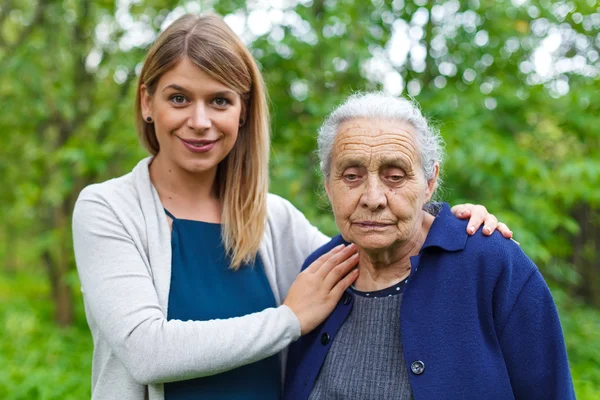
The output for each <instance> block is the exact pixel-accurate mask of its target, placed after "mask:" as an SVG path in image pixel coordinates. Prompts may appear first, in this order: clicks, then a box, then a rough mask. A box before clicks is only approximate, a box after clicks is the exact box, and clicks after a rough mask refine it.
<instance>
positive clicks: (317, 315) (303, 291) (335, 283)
mask: <svg viewBox="0 0 600 400" xmlns="http://www.w3.org/2000/svg"><path fill="white" fill-rule="evenodd" d="M357 263H358V253H356V245H354V244H351V245H348V246H344V245H339V246H337V247H334V248H333V249H331V250H330V251H329V252H328V253H326V254H323V255H322V256H321V257H319V258H318V259H317V260H316V261H315V262H313V263H312V264H311V265H310V266H309V267H308V268H306V269H305V270H304V271H302V272H301V273H300V274H299V275H298V277H297V278H296V280H295V281H294V283H293V285H292V287H291V288H290V290H289V292H288V295H287V298H286V299H285V301H284V302H283V304H284V305H286V306H288V307H289V308H290V309H291V310H292V311H293V312H294V314H296V317H298V320H299V321H300V330H301V333H302V335H305V334H307V333H309V332H310V331H312V330H313V329H315V328H316V327H317V326H319V324H321V322H323V321H324V320H325V318H327V317H328V316H329V314H331V312H332V311H333V309H334V308H335V306H336V304H337V303H338V301H339V300H340V298H341V297H342V294H343V293H344V291H345V290H346V289H348V287H350V285H352V283H353V282H354V281H355V280H356V278H357V277H358V270H357V269H354V270H353V268H354V266H356V264H357Z"/></svg>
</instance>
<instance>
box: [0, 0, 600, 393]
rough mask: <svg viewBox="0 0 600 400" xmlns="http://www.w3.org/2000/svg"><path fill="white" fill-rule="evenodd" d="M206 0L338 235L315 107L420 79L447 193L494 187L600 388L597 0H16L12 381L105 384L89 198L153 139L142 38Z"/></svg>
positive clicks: (1, 113)
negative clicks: (85, 230)
mask: <svg viewBox="0 0 600 400" xmlns="http://www.w3.org/2000/svg"><path fill="white" fill-rule="evenodd" d="M210 10H212V11H214V12H218V13H220V14H221V15H223V16H224V18H225V20H226V21H227V23H228V24H229V25H230V26H231V28H232V29H233V30H234V31H235V32H236V33H237V34H238V35H239V36H240V37H241V38H242V39H243V41H244V42H245V43H246V44H247V45H248V46H249V47H250V49H251V51H252V53H253V55H254V56H255V57H256V59H257V61H258V62H259V64H260V66H261V69H262V71H263V74H264V77H265V81H266V85H267V88H268V91H269V95H270V104H271V111H272V117H273V118H272V128H273V134H272V139H273V144H272V159H271V177H272V180H271V191H272V192H275V193H278V194H280V195H282V196H284V197H286V198H287V199H289V200H290V201H291V202H292V203H294V204H295V205H296V206H297V207H298V208H300V209H301V210H302V211H303V212H305V214H306V215H307V217H308V218H309V219H310V220H311V221H313V223H315V224H316V225H317V226H319V227H320V228H321V229H323V230H324V231H325V232H327V233H329V234H334V233H335V224H334V223H333V221H332V218H331V215H330V214H331V213H330V211H329V210H328V208H327V203H326V202H325V201H324V199H323V196H322V190H321V177H320V176H319V174H318V172H317V160H316V157H315V154H314V149H315V133H316V130H317V128H318V126H319V124H320V123H321V121H322V120H323V118H324V116H325V115H326V114H327V113H328V112H329V111H330V110H331V109H332V108H333V107H334V106H335V105H337V104H339V103H340V102H341V101H342V100H343V99H344V98H345V97H346V96H348V95H349V94H350V93H352V92H354V91H357V90H374V89H380V90H385V91H387V92H389V93H392V94H395V95H402V96H411V97H414V99H415V100H416V101H418V102H419V103H420V104H421V106H422V109H423V112H424V113H425V114H426V115H427V116H428V117H429V118H430V119H431V121H432V122H433V123H435V124H436V125H437V126H438V127H439V128H440V130H441V132H442V135H443V136H444V138H445V140H446V150H447V154H448V156H447V158H446V163H445V165H444V180H445V184H444V190H443V191H442V193H441V196H440V197H441V198H440V200H443V201H449V202H451V203H453V204H454V203H457V202H465V201H469V202H476V203H481V204H484V205H486V206H487V207H488V208H489V209H490V210H491V211H492V212H494V213H495V214H496V215H497V216H498V217H499V218H500V219H501V220H502V221H504V222H506V223H507V224H508V225H509V226H510V227H511V228H512V229H513V231H514V233H515V237H516V239H517V240H519V241H520V242H521V246H522V248H523V249H524V250H525V251H526V252H527V253H528V254H529V255H530V256H531V257H532V258H533V259H534V261H535V262H536V263H537V264H538V266H539V267H540V269H541V270H542V272H543V274H544V276H545V278H546V280H547V281H548V283H549V285H550V286H551V289H552V291H553V294H554V297H555V301H556V303H557V305H558V307H559V312H560V315H561V320H562V323H563V329H564V331H565V337H566V341H567V346H568V351H569V357H570V362H571V370H572V373H573V378H574V381H575V387H576V391H577V395H578V398H579V399H599V398H600V311H599V308H600V290H599V288H600V248H599V246H600V60H599V59H600V55H599V52H600V2H598V0H572V1H549V0H544V1H538V0H535V1H526V0H518V1H504V0H493V1H492V0H485V1H484V0H480V1H478V0H472V1H457V0H451V1H428V0H416V1H409V0H407V1H397V0H395V1H392V2H389V1H378V0H372V1H369V0H356V1H352V0H340V1H333V0H314V1H285V0H272V1H248V2H243V1H216V0H215V1H205V2H199V1H168V0H162V1H159V0H151V1H128V0H124V1H116V2H114V1H109V0H98V1H91V0H2V2H1V3H0V185H1V187H2V190H0V220H1V221H2V224H1V225H0V304H1V307H0V335H1V337H2V340H0V365H1V366H2V367H1V368H0V398H2V399H83V398H89V396H90V381H91V375H90V371H91V350H92V341H91V336H90V334H89V331H88V328H87V324H86V321H85V316H84V314H83V309H82V299H81V294H80V292H79V285H78V280H77V274H76V272H75V266H74V260H73V255H72V244H71V232H70V218H71V211H72V209H73V204H74V201H75V200H76V198H77V195H78V193H79V191H80V190H81V189H82V188H83V187H84V186H85V185H87V184H90V183H93V182H100V181H103V180H106V179H109V178H111V177H115V176H119V175H122V174H124V173H126V172H128V171H129V170H131V168H132V167H133V165H135V163H136V162H137V161H138V160H139V159H140V158H141V157H144V156H145V153H144V151H143V149H142V148H141V146H140V145H139V143H138V142H137V138H136V134H135V130H134V124H133V99H134V95H135V90H136V79H137V74H138V73H139V70H140V68H141V65H142V64H141V63H142V61H143V57H144V51H145V49H146V48H147V46H148V45H149V44H150V43H151V42H152V40H153V39H154V38H155V36H156V34H157V33H158V32H159V31H160V30H161V29H164V28H165V27H166V26H168V25H169V24H170V23H171V22H172V21H174V20H175V19H176V18H177V17H179V16H181V15H182V14H184V13H186V12H192V13H198V12H205V11H210Z"/></svg>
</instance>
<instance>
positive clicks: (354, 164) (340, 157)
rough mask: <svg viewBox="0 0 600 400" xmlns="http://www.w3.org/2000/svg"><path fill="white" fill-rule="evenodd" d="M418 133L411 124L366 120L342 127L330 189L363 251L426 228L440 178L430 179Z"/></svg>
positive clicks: (344, 229) (340, 220)
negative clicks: (426, 210) (425, 220)
mask: <svg viewBox="0 0 600 400" xmlns="http://www.w3.org/2000/svg"><path fill="white" fill-rule="evenodd" d="M414 132H415V130H414V128H413V127H412V126H410V125H409V124H406V123H400V122H396V121H391V120H378V119H373V120H371V119H362V118H361V119H354V120H350V121H347V122H345V123H343V124H342V125H340V127H339V129H338V134H337V136H336V138H335V141H334V144H333V151H332V160H331V175H330V177H329V181H327V180H326V182H325V188H326V190H327V194H328V196H329V200H330V201H331V204H332V206H333V213H334V215H335V221H336V223H337V226H338V228H339V229H340V232H341V233H342V236H343V237H344V238H345V239H346V240H348V241H350V242H353V243H356V245H357V246H358V247H359V248H360V249H364V250H369V251H378V250H385V249H389V248H392V247H393V246H396V245H399V244H401V243H403V242H406V241H407V240H409V239H410V238H411V237H413V236H414V235H415V234H416V231H417V229H419V228H420V226H421V223H422V218H423V214H422V211H421V210H422V208H423V205H424V204H425V203H426V202H427V201H429V199H430V198H431V194H432V193H433V188H434V182H435V178H434V179H432V181H431V183H430V184H428V182H427V181H426V180H425V177H424V174H423V168H422V167H421V160H420V155H419V152H418V150H417V144H416V141H415V135H414ZM436 170H437V168H436ZM436 177H437V175H436Z"/></svg>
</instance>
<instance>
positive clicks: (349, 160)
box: [335, 157, 365, 168]
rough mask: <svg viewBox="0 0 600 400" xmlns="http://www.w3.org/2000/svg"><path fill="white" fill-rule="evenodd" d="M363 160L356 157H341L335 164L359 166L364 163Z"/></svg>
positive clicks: (345, 166)
mask: <svg viewBox="0 0 600 400" xmlns="http://www.w3.org/2000/svg"><path fill="white" fill-rule="evenodd" d="M364 163H365V161H364V160H363V159H360V158H356V157H342V158H340V159H339V160H337V161H336V163H335V165H337V166H338V167H343V168H349V167H359V166H362V165H364Z"/></svg>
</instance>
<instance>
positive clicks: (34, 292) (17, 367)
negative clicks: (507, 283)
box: [0, 273, 600, 400]
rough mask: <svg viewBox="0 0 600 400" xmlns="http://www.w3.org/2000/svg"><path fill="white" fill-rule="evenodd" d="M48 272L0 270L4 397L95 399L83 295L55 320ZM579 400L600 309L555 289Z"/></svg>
mask: <svg viewBox="0 0 600 400" xmlns="http://www.w3.org/2000/svg"><path fill="white" fill-rule="evenodd" d="M44 278H45V277H44V276H43V275H40V274H37V275H34V274H23V273H21V274H18V275H15V276H7V275H6V274H1V273H0V334H1V337H2V340H0V365H1V366H2V367H0V399H10V400H37V399H41V400H50V399H60V400H69V399H89V398H90V383H91V378H90V374H91V361H92V339H91V335H90V333H89V330H88V328H87V324H86V322H85V316H84V314H83V309H82V302H81V297H80V296H77V297H76V303H77V307H76V323H75V325H74V326H72V327H69V328H65V329H60V328H58V327H56V326H55V325H54V324H53V323H52V312H53V306H52V302H51V301H50V300H49V299H50V296H49V289H48V286H47V283H46V280H45V279H44ZM553 293H554V297H555V300H556V303H557V305H558V307H559V312H560V315H561V321H562V325H563V330H564V332H565V338H566V341H567V349H568V352H569V359H570V363H571V371H572V374H573V380H574V383H575V390H576V393H577V398H578V399H579V400H597V399H600V311H598V310H593V309H590V308H588V307H585V306H583V305H582V304H580V303H579V302H577V301H575V300H573V299H571V298H570V297H569V296H567V295H566V294H565V293H564V292H563V291H562V290H560V289H558V288H553Z"/></svg>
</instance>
